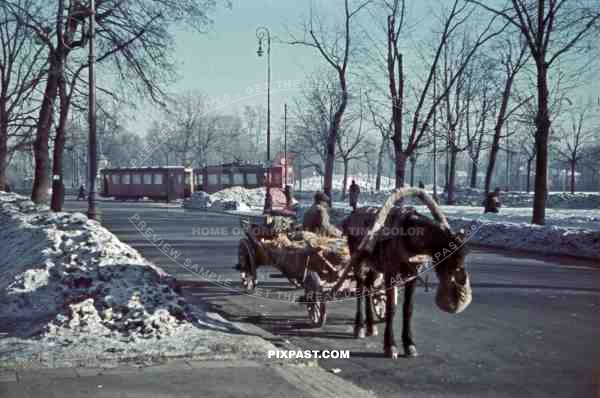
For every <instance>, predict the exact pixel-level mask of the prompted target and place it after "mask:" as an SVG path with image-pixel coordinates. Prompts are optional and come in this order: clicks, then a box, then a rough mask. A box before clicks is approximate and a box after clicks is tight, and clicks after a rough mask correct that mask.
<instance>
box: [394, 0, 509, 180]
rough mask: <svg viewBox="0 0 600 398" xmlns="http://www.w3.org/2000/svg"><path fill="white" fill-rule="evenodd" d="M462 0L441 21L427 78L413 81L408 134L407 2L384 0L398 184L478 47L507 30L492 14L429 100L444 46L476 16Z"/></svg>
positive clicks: (454, 4) (455, 2) (453, 5)
mask: <svg viewBox="0 0 600 398" xmlns="http://www.w3.org/2000/svg"><path fill="white" fill-rule="evenodd" d="M460 3H461V2H460V1H459V0H455V1H453V2H452V5H451V7H450V8H449V9H448V10H447V14H446V15H445V16H444V17H443V20H442V23H441V25H442V29H441V33H440V34H439V38H438V41H437V44H436V46H435V50H434V54H433V58H432V59H431V60H430V61H429V67H428V68H427V69H426V70H427V72H426V75H425V78H424V79H423V81H422V82H418V83H420V85H419V84H417V83H415V84H414V85H413V86H414V91H415V92H416V97H417V98H416V105H415V107H414V109H413V110H412V111H411V115H412V116H411V122H410V125H409V130H408V132H407V135H406V136H404V133H403V121H402V116H403V112H404V111H403V108H404V104H405V88H404V86H405V84H406V81H405V74H404V64H403V56H402V52H401V51H400V49H399V40H400V34H401V29H402V24H403V20H404V3H403V2H402V3H400V2H398V1H394V2H393V3H389V2H386V3H385V5H386V7H387V9H388V17H387V21H388V25H387V26H388V29H387V33H388V37H387V43H388V51H387V58H386V60H387V65H388V71H387V79H388V81H389V93H390V97H391V101H392V103H391V107H392V122H393V128H394V133H393V136H392V141H393V143H394V155H395V156H394V157H395V163H396V164H395V173H396V186H397V187H399V186H402V185H403V184H404V178H405V170H406V162H407V160H408V159H409V158H410V157H411V156H413V155H414V153H415V152H416V151H417V149H418V148H419V147H420V145H421V140H422V138H423V137H424V136H425V134H426V133H427V132H428V131H429V123H430V122H431V120H432V117H433V115H434V114H435V112H436V109H437V108H438V106H439V105H440V104H441V102H442V100H443V99H444V98H445V97H446V96H447V95H448V94H449V91H450V90H451V89H452V88H453V86H454V84H455V83H456V81H457V79H458V78H459V76H460V75H461V74H462V73H463V71H464V69H465V68H466V66H467V65H468V64H469V62H470V61H471V58H472V57H473V55H474V54H475V53H476V52H477V50H478V49H479V48H480V47H481V46H483V45H484V44H485V43H486V42H487V41H489V40H490V39H492V38H493V37H495V36H497V35H498V34H500V33H501V32H502V31H503V30H504V27H501V28H500V29H498V30H495V29H494V25H495V19H494V18H492V19H491V20H490V21H489V23H488V24H486V26H485V27H484V28H483V29H482V30H481V32H480V33H479V34H477V35H476V38H475V40H473V41H472V42H471V43H470V46H469V47H468V48H465V49H464V53H463V57H462V62H461V63H460V64H458V65H457V67H456V68H455V70H454V71H453V73H452V74H451V75H449V76H448V77H447V84H445V87H444V89H443V90H441V92H439V93H438V95H437V96H436V98H433V99H431V100H429V99H430V98H431V93H430V91H431V90H432V87H433V84H432V83H433V76H434V74H435V71H436V70H437V69H438V67H439V63H440V59H441V55H442V50H443V48H444V46H445V45H446V43H447V42H448V41H449V40H451V38H452V37H453V36H454V35H455V33H456V32H457V31H459V29H460V28H461V27H464V25H465V23H466V21H467V20H468V19H469V17H473V12H474V11H473V9H472V8H471V7H468V6H466V5H460ZM471 29H472V27H471ZM426 62H427V61H426ZM423 115H424V116H423Z"/></svg>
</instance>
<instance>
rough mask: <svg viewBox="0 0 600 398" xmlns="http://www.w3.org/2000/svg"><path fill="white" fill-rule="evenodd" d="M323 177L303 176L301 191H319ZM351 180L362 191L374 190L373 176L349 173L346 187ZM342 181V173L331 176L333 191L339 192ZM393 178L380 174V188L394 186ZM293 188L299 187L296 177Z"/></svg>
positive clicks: (391, 187) (386, 188) (392, 187)
mask: <svg viewBox="0 0 600 398" xmlns="http://www.w3.org/2000/svg"><path fill="white" fill-rule="evenodd" d="M322 179H323V177H321V176H313V177H304V178H303V179H302V191H313V192H314V191H319V190H322V189H323V180H322ZM352 180H355V181H356V183H357V184H358V186H359V187H360V190H361V191H362V192H370V191H371V190H375V176H371V175H367V174H349V175H348V180H347V187H346V188H349V187H350V184H351V183H352ZM343 181H344V176H343V175H342V174H335V175H334V176H333V184H332V189H333V191H337V192H341V191H342V185H343ZM395 183H396V181H395V179H394V178H390V177H387V176H381V189H382V190H391V189H394V187H395ZM295 189H300V182H299V179H296V187H295Z"/></svg>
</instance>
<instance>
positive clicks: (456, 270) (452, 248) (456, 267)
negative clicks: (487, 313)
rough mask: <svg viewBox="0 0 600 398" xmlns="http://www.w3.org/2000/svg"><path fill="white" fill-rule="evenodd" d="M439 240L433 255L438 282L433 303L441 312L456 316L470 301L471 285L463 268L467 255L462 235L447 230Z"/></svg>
mask: <svg viewBox="0 0 600 398" xmlns="http://www.w3.org/2000/svg"><path fill="white" fill-rule="evenodd" d="M440 239H441V240H442V241H441V242H436V243H437V244H436V247H437V248H438V249H437V253H433V258H434V261H436V262H437V264H435V272H436V274H437V277H438V280H439V285H438V288H437V292H436V295H435V302H436V304H437V306H438V307H439V308H440V309H441V310H442V311H445V312H449V313H451V314H458V313H460V312H462V311H464V310H465V308H467V307H468V306H469V304H470V303H471V300H472V293H471V283H470V281H469V274H468V272H467V270H466V268H465V258H466V254H467V253H466V249H465V248H464V245H463V242H464V241H463V233H462V231H461V232H459V233H458V234H454V233H452V232H450V231H449V230H447V231H444V233H443V234H442V235H441V237H440Z"/></svg>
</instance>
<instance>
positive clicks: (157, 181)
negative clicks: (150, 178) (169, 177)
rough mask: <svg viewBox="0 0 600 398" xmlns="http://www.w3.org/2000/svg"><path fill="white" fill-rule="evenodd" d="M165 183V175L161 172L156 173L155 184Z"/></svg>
mask: <svg viewBox="0 0 600 398" xmlns="http://www.w3.org/2000/svg"><path fill="white" fill-rule="evenodd" d="M162 183H163V175H162V174H159V173H155V174H154V184H155V185H160V184H162Z"/></svg>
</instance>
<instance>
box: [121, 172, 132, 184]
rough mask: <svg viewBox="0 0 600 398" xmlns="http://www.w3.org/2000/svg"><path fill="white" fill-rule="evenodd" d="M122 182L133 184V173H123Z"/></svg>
mask: <svg viewBox="0 0 600 398" xmlns="http://www.w3.org/2000/svg"><path fill="white" fill-rule="evenodd" d="M121 183H122V184H126V185H129V184H131V174H123V175H122V176H121Z"/></svg>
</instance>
